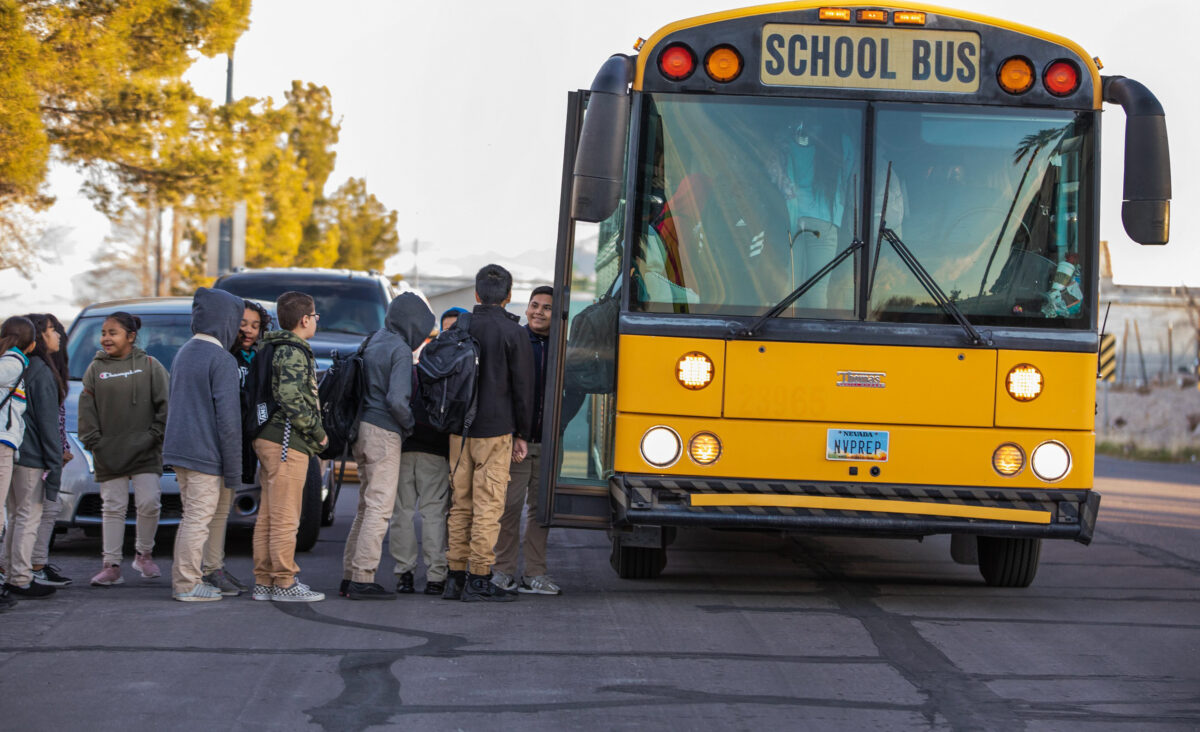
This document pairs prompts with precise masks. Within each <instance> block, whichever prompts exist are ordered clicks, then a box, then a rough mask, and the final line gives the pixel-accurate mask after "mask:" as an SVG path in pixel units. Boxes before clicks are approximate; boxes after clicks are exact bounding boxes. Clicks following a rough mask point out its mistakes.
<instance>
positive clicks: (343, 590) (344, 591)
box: [338, 580, 350, 597]
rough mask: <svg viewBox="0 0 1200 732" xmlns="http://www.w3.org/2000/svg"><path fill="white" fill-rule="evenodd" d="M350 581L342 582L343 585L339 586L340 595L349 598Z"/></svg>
mask: <svg viewBox="0 0 1200 732" xmlns="http://www.w3.org/2000/svg"><path fill="white" fill-rule="evenodd" d="M349 593H350V580H342V584H340V585H338V594H339V595H341V596H342V597H349V596H350V595H349Z"/></svg>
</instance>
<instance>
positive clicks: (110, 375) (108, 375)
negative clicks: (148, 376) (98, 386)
mask: <svg viewBox="0 0 1200 732" xmlns="http://www.w3.org/2000/svg"><path fill="white" fill-rule="evenodd" d="M140 373H142V370H141V369H130V370H129V371H118V372H116V373H114V372H112V371H101V372H100V373H99V374H97V376H98V377H99V378H100V380H101V381H104V380H105V379H117V378H121V379H127V378H129V377H130V376H133V375H134V374H140Z"/></svg>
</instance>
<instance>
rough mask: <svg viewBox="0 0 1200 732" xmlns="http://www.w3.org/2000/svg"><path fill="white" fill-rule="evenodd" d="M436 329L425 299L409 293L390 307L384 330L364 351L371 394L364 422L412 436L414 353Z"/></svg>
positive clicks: (368, 393) (376, 334) (363, 415)
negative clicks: (411, 405)
mask: <svg viewBox="0 0 1200 732" xmlns="http://www.w3.org/2000/svg"><path fill="white" fill-rule="evenodd" d="M431 330H433V312H432V311H431V310H430V309H429V306H428V305H426V304H425V301H423V300H422V299H421V298H419V297H417V296H416V295H414V294H413V293H411V292H406V293H404V294H402V295H400V297H397V298H396V299H395V300H392V302H391V304H390V305H388V310H387V317H386V318H385V319H384V327H382V328H380V329H379V330H377V331H375V333H374V334H372V336H371V342H370V343H368V344H367V348H366V350H365V351H363V366H364V371H365V372H366V377H367V393H366V398H365V399H364V400H363V414H362V419H363V421H364V422H368V423H370V424H373V425H375V426H376V427H382V428H383V429H385V430H390V431H392V432H395V433H397V434H399V435H401V436H402V437H407V436H408V435H410V434H411V433H412V429H413V424H414V420H413V415H412V408H411V407H410V406H409V399H410V397H411V396H412V368H413V351H415V350H416V349H418V348H420V347H421V344H422V343H424V342H425V339H426V338H427V337H429V333H430V331H431Z"/></svg>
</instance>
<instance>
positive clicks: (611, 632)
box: [0, 458, 1200, 731]
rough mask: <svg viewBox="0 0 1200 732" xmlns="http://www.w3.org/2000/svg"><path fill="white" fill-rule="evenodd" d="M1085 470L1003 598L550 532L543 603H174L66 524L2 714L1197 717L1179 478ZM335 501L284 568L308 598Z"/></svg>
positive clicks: (1193, 720)
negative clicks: (1076, 507)
mask: <svg viewBox="0 0 1200 732" xmlns="http://www.w3.org/2000/svg"><path fill="white" fill-rule="evenodd" d="M1097 469H1098V473H1099V474H1100V477H1099V479H1098V489H1099V490H1100V491H1101V492H1102V493H1103V494H1104V500H1103V503H1102V505H1101V513H1100V523H1099V525H1098V528H1097V534H1096V540H1095V542H1094V543H1093V544H1092V545H1091V546H1090V547H1083V546H1080V545H1076V544H1069V543H1062V542H1054V543H1047V544H1046V545H1045V546H1044V548H1043V552H1042V564H1041V569H1040V571H1039V573H1038V577H1037V579H1036V581H1035V582H1034V584H1033V586H1032V587H1030V588H1028V589H1025V590H1012V589H1004V590H997V589H989V588H987V587H985V586H984V585H983V582H982V580H981V579H980V577H979V575H978V572H977V570H975V569H974V568H972V567H964V566H960V565H956V564H954V563H952V562H951V560H950V556H949V554H950V553H949V540H948V539H946V538H944V537H940V538H931V539H927V540H926V541H924V542H920V543H918V542H916V541H886V540H862V539H839V538H827V537H823V538H816V537H797V536H787V537H781V536H777V535H776V536H758V535H746V534H735V533H716V532H707V531H706V532H695V533H681V535H680V538H679V541H678V542H677V543H676V544H675V545H674V546H673V547H672V550H671V552H670V563H669V565H668V567H667V570H666V572H665V573H664V575H663V576H662V577H661V578H660V579H658V580H655V581H646V582H633V581H623V580H620V579H618V578H617V577H616V575H615V574H614V573H613V572H612V571H611V569H610V568H609V566H608V561H607V559H608V545H607V542H606V540H605V538H604V536H603V535H602V534H599V533H595V532H583V531H562V530H555V531H552V532H551V539H550V541H551V547H550V557H551V564H552V571H553V573H554V576H555V577H556V578H557V579H558V581H559V582H560V583H561V584H562V585H563V587H564V588H565V592H564V594H563V595H562V596H561V597H522V598H521V600H520V601H518V602H515V603H510V604H507V605H491V604H465V603H450V602H445V601H443V600H440V599H435V598H430V597H426V596H423V595H420V594H417V595H413V596H407V597H403V598H401V599H399V600H397V601H396V602H389V603H368V602H351V601H347V600H343V599H340V598H336V597H330V599H328V600H326V601H325V602H322V603H315V604H311V605H287V604H279V603H258V602H253V601H251V600H250V599H249V598H248V597H241V598H236V599H226V600H224V601H222V602H219V603H208V604H201V605H195V604H192V605H187V604H183V603H178V602H173V601H172V600H171V599H170V591H169V585H168V582H167V580H166V579H165V578H164V579H159V580H140V579H133V578H132V577H130V574H131V570H128V569H127V570H126V577H127V584H126V585H124V586H120V587H115V588H92V587H88V586H87V584H86V581H87V578H88V577H89V576H90V575H91V574H92V572H94V571H95V570H97V569H98V568H99V542H98V540H94V539H84V538H79V539H75V540H72V541H68V542H64V543H61V544H60V545H59V546H57V547H56V554H55V561H56V562H57V563H58V564H59V565H60V566H61V567H62V568H63V570H64V571H65V572H66V573H67V574H69V575H71V576H73V577H75V578H76V584H75V585H74V586H72V587H70V588H68V589H66V590H64V591H62V592H60V593H59V595H58V596H57V597H56V598H54V599H51V600H47V601H41V602H34V601H26V602H24V603H22V604H21V605H20V606H19V607H18V608H17V609H15V610H14V611H12V612H9V613H6V614H4V615H0V700H3V701H2V702H0V704H2V706H0V710H2V711H0V729H6V730H7V729H11V730H35V729H39V730H40V729H87V730H92V731H96V730H108V729H138V730H141V729H146V730H149V729H155V730H157V729H180V730H202V729H203V730H213V729H233V730H243V729H247V730H248V729H264V728H265V729H288V730H293V729H295V730H304V729H312V730H317V729H326V730H351V729H365V728H380V729H382V728H385V727H390V728H397V729H398V728H412V727H416V728H418V729H497V728H500V727H503V728H519V729H564V728H565V729H574V728H579V729H627V728H643V727H656V728H666V727H670V728H678V729H694V730H705V729H747V730H749V729H823V730H824V729H863V728H880V729H1003V730H1011V729H1031V730H1053V729H1064V730H1065V729H1070V730H1076V729H1084V730H1119V729H1129V730H1135V729H1136V730H1145V729H1196V728H1197V727H1200V664H1198V663H1197V661H1196V659H1197V656H1198V654H1200V612H1198V609H1200V501H1198V500H1197V494H1198V493H1200V469H1198V468H1197V467H1196V466H1194V465H1189V466H1159V465H1142V464H1134V463H1124V462H1120V461H1115V460H1109V459H1103V458H1102V459H1100V461H1099V462H1098V464H1097ZM355 500H356V494H355V493H354V491H352V490H351V491H344V492H343V496H342V501H341V502H340V505H339V516H340V518H339V521H338V524H337V525H336V526H335V527H334V528H333V529H331V530H327V531H328V533H327V534H326V535H325V536H324V537H323V539H322V541H321V542H320V543H319V544H318V546H317V548H316V550H315V551H314V552H313V553H311V554H309V555H304V556H302V558H301V559H300V564H301V567H302V568H303V574H302V578H303V579H304V580H305V581H306V582H309V583H310V584H312V585H313V586H314V587H316V588H318V589H322V590H325V591H326V592H327V593H329V594H330V595H334V594H335V591H336V586H337V581H338V580H339V579H340V559H341V547H342V543H341V539H342V537H343V536H344V534H345V532H346V530H347V524H348V520H347V518H346V517H348V516H350V515H351V514H352V511H353V507H354V501H355ZM127 551H131V547H130V548H129V549H127ZM158 553H159V554H162V555H163V556H168V555H169V546H165V547H162V548H161V550H160V551H159V552H158ZM230 554H231V559H230V567H231V569H233V571H234V572H235V573H237V574H239V575H240V576H242V577H244V578H248V577H249V576H250V558H249V542H248V541H246V540H245V538H241V539H235V540H234V541H233V543H232V545H231V551H230ZM162 564H163V566H164V569H166V568H167V565H168V562H162ZM390 572H391V563H390V560H385V565H384V567H383V573H382V577H383V578H384V580H385V581H387V582H389V583H390V581H391V579H390V578H391V574H390ZM423 584H424V581H423V578H422V577H421V576H418V582H417V586H418V589H420V587H421V586H423Z"/></svg>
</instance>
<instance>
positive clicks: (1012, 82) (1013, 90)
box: [997, 56, 1033, 94]
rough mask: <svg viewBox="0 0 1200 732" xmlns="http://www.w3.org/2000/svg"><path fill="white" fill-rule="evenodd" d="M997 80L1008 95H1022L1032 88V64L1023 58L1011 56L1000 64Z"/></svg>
mask: <svg viewBox="0 0 1200 732" xmlns="http://www.w3.org/2000/svg"><path fill="white" fill-rule="evenodd" d="M997 78H998V79H999V81H1000V88H1001V89H1003V90H1004V91H1006V92H1008V93H1009V94H1024V93H1025V92H1027V91H1029V88H1030V87H1032V86H1033V64H1031V63H1029V59H1027V58H1025V57H1024V56H1012V57H1010V58H1008V59H1005V61H1004V63H1002V64H1000V73H998V74H997Z"/></svg>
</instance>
